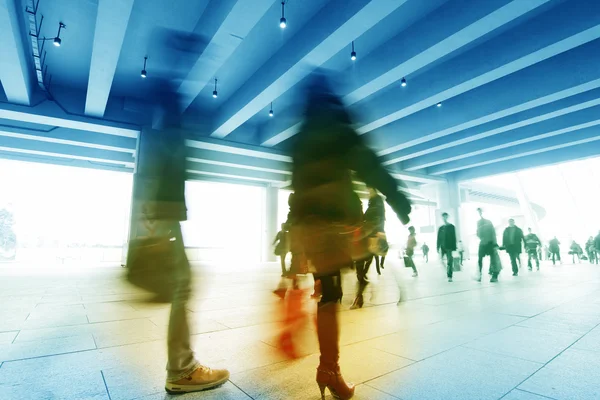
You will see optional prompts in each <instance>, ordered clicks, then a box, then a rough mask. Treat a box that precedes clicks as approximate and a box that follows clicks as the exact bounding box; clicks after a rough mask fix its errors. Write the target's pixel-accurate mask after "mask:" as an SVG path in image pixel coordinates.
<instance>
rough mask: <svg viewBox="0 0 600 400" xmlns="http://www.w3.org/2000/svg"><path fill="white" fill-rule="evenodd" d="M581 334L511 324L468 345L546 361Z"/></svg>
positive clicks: (492, 351)
mask: <svg viewBox="0 0 600 400" xmlns="http://www.w3.org/2000/svg"><path fill="white" fill-rule="evenodd" d="M580 337H581V335H579V334H572V333H564V332H552V331H547V330H542V329H531V328H524V327H520V326H511V327H509V328H506V329H503V330H501V331H498V332H496V333H492V334H490V335H487V336H484V337H482V338H480V339H476V340H474V341H472V342H470V343H468V344H466V345H465V346H466V347H469V348H473V349H478V350H483V351H488V352H491V353H497V354H504V355H508V356H512V357H517V358H522V359H524V360H529V361H534V362H539V363H546V362H548V361H550V360H551V359H552V358H554V357H555V356H556V355H558V354H559V353H560V352H561V351H563V350H565V349H566V348H567V347H569V346H571V345H572V344H573V343H575V342H576V341H577V340H578V339H579V338H580Z"/></svg>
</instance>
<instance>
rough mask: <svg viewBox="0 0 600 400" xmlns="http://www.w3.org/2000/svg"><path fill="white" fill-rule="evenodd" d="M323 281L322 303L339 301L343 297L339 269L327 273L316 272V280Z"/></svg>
mask: <svg viewBox="0 0 600 400" xmlns="http://www.w3.org/2000/svg"><path fill="white" fill-rule="evenodd" d="M317 280H319V281H321V293H322V295H321V301H320V304H325V303H337V302H338V301H340V300H341V299H342V295H343V292H342V277H341V274H340V272H339V271H337V272H333V273H330V274H326V275H318V274H315V281H317Z"/></svg>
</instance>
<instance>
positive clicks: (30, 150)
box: [0, 136, 134, 168]
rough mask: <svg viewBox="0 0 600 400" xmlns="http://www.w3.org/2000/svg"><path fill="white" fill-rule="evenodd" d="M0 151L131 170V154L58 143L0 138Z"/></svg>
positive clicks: (132, 163)
mask: <svg viewBox="0 0 600 400" xmlns="http://www.w3.org/2000/svg"><path fill="white" fill-rule="evenodd" d="M0 150H3V151H7V152H15V153H22V154H33V155H42V156H52V157H58V158H72V159H75V160H86V161H97V162H102V163H107V164H118V165H123V166H126V167H131V168H133V165H134V159H133V154H128V153H122V152H116V151H108V150H99V149H90V148H85V147H77V146H69V145H65V144H58V143H43V142H38V141H33V140H26V139H19V138H14V137H6V136H0Z"/></svg>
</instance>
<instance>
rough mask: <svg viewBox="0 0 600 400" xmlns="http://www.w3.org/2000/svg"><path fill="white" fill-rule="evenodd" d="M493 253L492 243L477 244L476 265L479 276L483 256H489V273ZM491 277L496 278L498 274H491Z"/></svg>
mask: <svg viewBox="0 0 600 400" xmlns="http://www.w3.org/2000/svg"><path fill="white" fill-rule="evenodd" d="M493 251H494V243H481V242H480V243H479V252H478V254H477V255H478V260H477V264H478V265H479V274H481V272H482V269H483V258H484V257H485V256H490V272H491V269H492V265H491V262H492V259H491V256H492V252H493ZM492 275H493V276H495V277H497V276H498V274H497V273H496V274H492Z"/></svg>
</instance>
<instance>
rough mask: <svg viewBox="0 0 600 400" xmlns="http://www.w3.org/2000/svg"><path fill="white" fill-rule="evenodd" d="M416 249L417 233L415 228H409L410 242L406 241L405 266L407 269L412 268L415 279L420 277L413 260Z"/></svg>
mask: <svg viewBox="0 0 600 400" xmlns="http://www.w3.org/2000/svg"><path fill="white" fill-rule="evenodd" d="M415 247H417V234H416V233H415V227H414V226H411V227H409V228H408V240H407V241H406V247H405V249H404V254H405V256H404V264H405V266H406V267H407V268H412V270H413V275H412V276H413V278H415V277H417V276H419V271H417V266H416V265H415V261H414V260H413V256H414V255H415Z"/></svg>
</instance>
